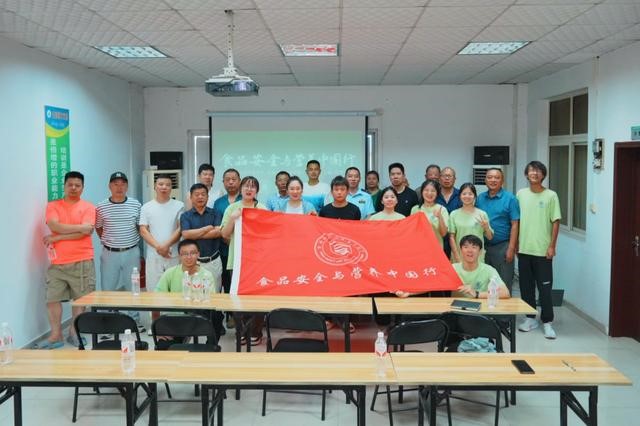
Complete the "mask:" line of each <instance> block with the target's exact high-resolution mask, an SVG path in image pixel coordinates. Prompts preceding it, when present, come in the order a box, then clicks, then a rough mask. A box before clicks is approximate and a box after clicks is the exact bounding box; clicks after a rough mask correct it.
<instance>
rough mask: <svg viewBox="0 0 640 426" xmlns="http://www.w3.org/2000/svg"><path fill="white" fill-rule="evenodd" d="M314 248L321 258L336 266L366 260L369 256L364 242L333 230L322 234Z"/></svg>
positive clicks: (317, 255)
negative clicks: (335, 232)
mask: <svg viewBox="0 0 640 426" xmlns="http://www.w3.org/2000/svg"><path fill="white" fill-rule="evenodd" d="M313 250H314V252H315V254H316V257H317V258H318V259H319V260H321V261H322V262H324V263H326V264H328V265H334V266H340V265H349V264H352V263H353V264H356V263H360V262H364V261H365V260H367V258H368V257H369V253H367V249H365V248H364V246H363V245H362V244H360V243H358V242H357V241H354V240H352V239H350V238H346V237H342V236H340V235H336V234H333V233H331V232H329V233H324V234H322V235H320V236H319V237H318V238H317V239H316V242H315V244H314V247H313Z"/></svg>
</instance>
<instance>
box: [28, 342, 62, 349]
mask: <svg viewBox="0 0 640 426" xmlns="http://www.w3.org/2000/svg"><path fill="white" fill-rule="evenodd" d="M63 346H64V341H62V340H56V341H55V342H50V341H48V340H45V341H44V342H40V343H36V344H35V345H33V349H43V350H50V349H59V348H61V347H63Z"/></svg>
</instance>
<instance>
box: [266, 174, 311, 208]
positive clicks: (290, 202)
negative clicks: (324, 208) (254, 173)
mask: <svg viewBox="0 0 640 426" xmlns="http://www.w3.org/2000/svg"><path fill="white" fill-rule="evenodd" d="M303 188H304V185H303V183H302V180H301V179H300V178H299V177H298V176H291V177H290V178H289V181H288V182H287V195H288V198H287V199H286V200H282V201H281V202H280V203H279V204H278V205H277V206H276V209H275V211H277V212H282V213H296V214H311V215H314V216H317V215H318V212H316V209H315V207H314V206H313V204H311V203H310V202H308V201H305V200H303V199H302V189H303Z"/></svg>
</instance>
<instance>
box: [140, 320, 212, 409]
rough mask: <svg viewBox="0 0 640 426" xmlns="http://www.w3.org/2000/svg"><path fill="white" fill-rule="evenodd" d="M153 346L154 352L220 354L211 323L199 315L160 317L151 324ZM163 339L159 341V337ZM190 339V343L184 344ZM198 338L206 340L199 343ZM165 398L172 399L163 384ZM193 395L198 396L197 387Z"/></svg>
mask: <svg viewBox="0 0 640 426" xmlns="http://www.w3.org/2000/svg"><path fill="white" fill-rule="evenodd" d="M151 332H152V334H153V345H154V349H155V350H156V351H165V350H170V351H189V352H220V350H221V348H220V346H219V345H218V337H217V335H216V331H215V327H214V325H213V323H212V322H211V321H209V320H208V319H207V318H204V317H202V316H200V315H195V314H185V315H161V316H160V317H159V318H158V319H156V320H155V321H153V323H152V324H151ZM160 336H162V337H164V338H163V339H160V338H159V337H160ZM189 337H191V338H192V342H191V343H186V340H187V339H188V338H189ZM200 337H204V338H205V339H206V340H205V341H204V343H200V341H199V339H200ZM165 389H166V390H167V396H168V397H169V398H173V396H172V395H171V389H170V388H169V384H168V383H165ZM195 394H196V396H198V395H199V394H200V391H199V387H198V385H196V386H195Z"/></svg>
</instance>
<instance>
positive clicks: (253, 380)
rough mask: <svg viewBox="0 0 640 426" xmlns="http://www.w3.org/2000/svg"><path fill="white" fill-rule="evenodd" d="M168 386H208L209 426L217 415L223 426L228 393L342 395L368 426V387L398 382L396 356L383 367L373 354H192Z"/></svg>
mask: <svg viewBox="0 0 640 426" xmlns="http://www.w3.org/2000/svg"><path fill="white" fill-rule="evenodd" d="M211 355H213V356H211ZM168 382H169V383H170V384H171V383H186V384H200V385H201V386H202V390H201V397H202V424H203V426H205V425H209V424H212V421H213V417H214V414H217V416H216V417H217V421H218V426H222V425H223V401H224V395H225V391H226V390H227V389H228V388H234V389H273V388H275V389H308V390H313V389H327V390H328V389H333V390H342V391H344V392H345V394H346V395H347V398H348V399H349V400H350V401H352V402H353V403H354V404H355V406H356V408H357V416H356V417H357V425H358V426H364V424H365V412H366V402H365V399H366V386H368V385H376V384H385V385H389V384H395V383H397V381H396V376H395V373H394V371H393V366H392V363H391V359H390V357H386V359H384V360H383V363H381V364H378V359H377V358H376V357H375V355H374V354H372V353H334V352H330V353H282V352H272V353H265V352H261V353H258V352H252V353H244V352H243V353H240V354H238V353H215V354H206V353H189V354H187V355H186V356H185V358H184V359H183V362H182V363H181V364H180V366H179V367H178V369H176V370H175V374H172V375H171V376H170V377H169V379H168ZM353 393H355V394H356V397H355V398H354V397H353Z"/></svg>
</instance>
